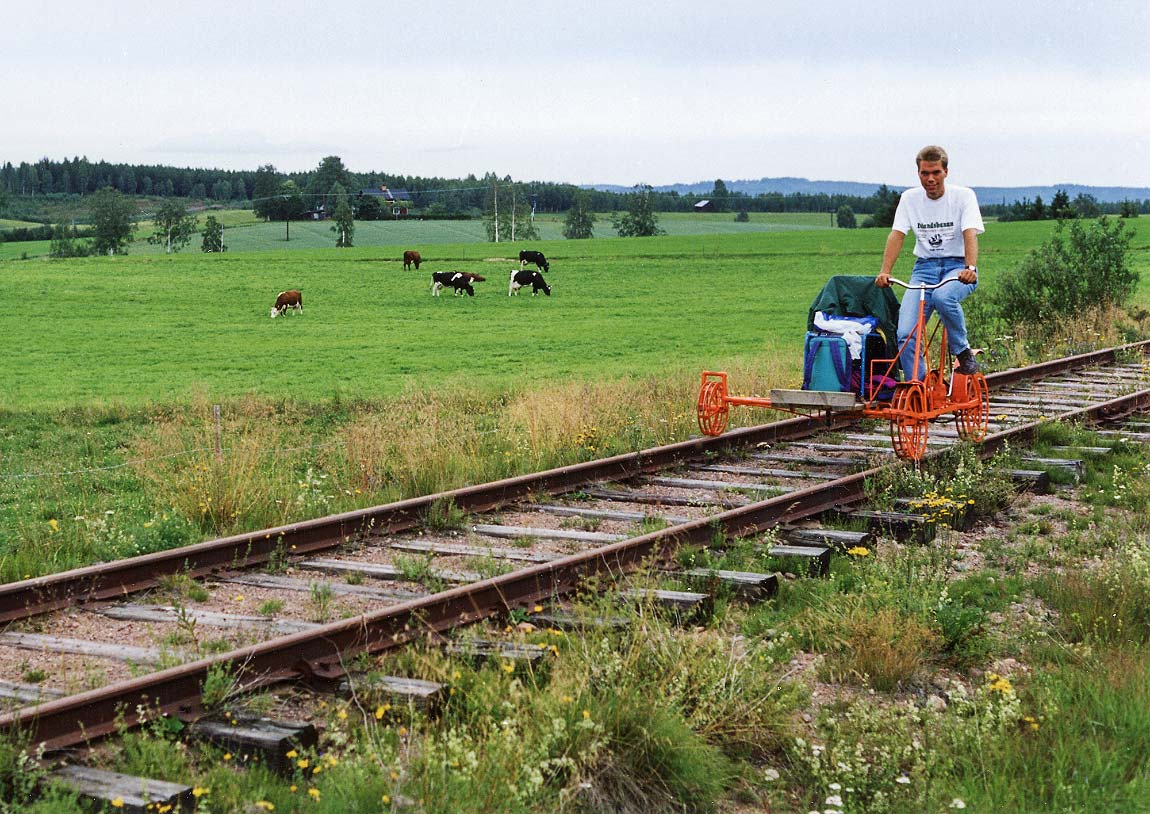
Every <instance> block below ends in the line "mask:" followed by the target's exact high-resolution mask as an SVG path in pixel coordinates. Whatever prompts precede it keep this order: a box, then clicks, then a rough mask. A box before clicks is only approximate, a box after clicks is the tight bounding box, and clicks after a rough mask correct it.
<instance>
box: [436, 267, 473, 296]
mask: <svg viewBox="0 0 1150 814" xmlns="http://www.w3.org/2000/svg"><path fill="white" fill-rule="evenodd" d="M483 280H484V278H483V277H480V276H479V275H478V274H472V273H471V272H469V271H437V272H434V273H433V274H432V275H431V295H432V296H433V297H438V296H439V292H440V291H441V290H443V289H444V288H451V289H453V292H452V293H454V294H455V295H456V296H458V295H460V294H462V293H463V292H465V291H466V292H467V296H469V297H474V296H475V289H474V288H472V286H471V284H472V283H482V282H483Z"/></svg>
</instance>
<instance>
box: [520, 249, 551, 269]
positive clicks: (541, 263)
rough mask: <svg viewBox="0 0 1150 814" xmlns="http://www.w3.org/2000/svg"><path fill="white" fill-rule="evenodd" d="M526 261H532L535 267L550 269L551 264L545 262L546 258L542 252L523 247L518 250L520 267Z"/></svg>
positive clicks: (526, 262) (524, 264) (525, 263)
mask: <svg viewBox="0 0 1150 814" xmlns="http://www.w3.org/2000/svg"><path fill="white" fill-rule="evenodd" d="M528 263H534V264H535V268H537V269H543V270H544V271H551V264H550V263H548V262H547V258H546V257H544V256H543V252H534V251H531V250H530V249H524V250H523V251H521V252H519V266H520V268H522V267H524V266H526V265H527V264H528Z"/></svg>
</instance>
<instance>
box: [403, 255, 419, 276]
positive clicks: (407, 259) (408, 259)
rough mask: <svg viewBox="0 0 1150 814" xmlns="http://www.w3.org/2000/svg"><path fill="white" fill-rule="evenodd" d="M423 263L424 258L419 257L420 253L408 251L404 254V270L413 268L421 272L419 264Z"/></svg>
mask: <svg viewBox="0 0 1150 814" xmlns="http://www.w3.org/2000/svg"><path fill="white" fill-rule="evenodd" d="M422 262H423V258H422V257H420V256H419V252H413V251H406V252H404V253H403V270H404V271H407V270H408V269H410V268H411V267H412V266H415V270H416V271H419V264H420V263H422Z"/></svg>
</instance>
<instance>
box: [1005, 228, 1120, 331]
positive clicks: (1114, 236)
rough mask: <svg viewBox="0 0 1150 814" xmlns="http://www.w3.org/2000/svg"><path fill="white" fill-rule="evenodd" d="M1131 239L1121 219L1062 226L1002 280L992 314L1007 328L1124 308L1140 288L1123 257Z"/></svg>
mask: <svg viewBox="0 0 1150 814" xmlns="http://www.w3.org/2000/svg"><path fill="white" fill-rule="evenodd" d="M1068 224H1069V225H1068ZM1133 234H1134V232H1133V230H1132V229H1131V228H1130V227H1129V226H1127V224H1125V223H1123V222H1122V221H1121V220H1109V219H1107V218H1105V217H1103V218H1099V219H1098V220H1096V221H1093V222H1090V223H1085V222H1083V221H1078V220H1074V221H1069V222H1066V221H1060V222H1059V224H1058V228H1057V230H1056V231H1055V233H1054V234H1053V235H1052V236H1051V238H1050V239H1049V240H1048V241H1047V242H1045V243H1044V244H1042V245H1041V246H1039V247H1038V248H1037V249H1034V250H1033V251H1031V252H1030V254H1029V255H1028V256H1027V258H1026V259H1025V260H1024V261H1023V263H1022V265H1021V266H1019V267H1018V268H1017V269H1016V270H1015V271H1013V272H1011V273H1009V274H1007V275H1005V276H1004V277H1003V278H1002V279H1001V280H1000V282H999V285H998V288H997V290H996V291H995V292H994V305H995V306H996V310H997V311H998V312H999V313H1000V314H1001V316H1002V318H1003V319H1004V320H1006V322H1007V323H1032V322H1040V323H1050V322H1053V321H1057V320H1058V319H1059V318H1061V317H1073V316H1075V315H1077V314H1080V313H1081V312H1082V311H1084V310H1087V309H1092V308H1105V307H1108V306H1114V305H1122V304H1123V303H1124V302H1126V300H1127V299H1129V297H1130V295H1131V294H1133V293H1134V289H1135V288H1136V287H1137V285H1138V272H1137V271H1136V270H1135V269H1133V268H1131V266H1130V261H1129V259H1128V258H1127V256H1126V250H1127V248H1128V247H1129V245H1130V240H1131V238H1132V237H1133Z"/></svg>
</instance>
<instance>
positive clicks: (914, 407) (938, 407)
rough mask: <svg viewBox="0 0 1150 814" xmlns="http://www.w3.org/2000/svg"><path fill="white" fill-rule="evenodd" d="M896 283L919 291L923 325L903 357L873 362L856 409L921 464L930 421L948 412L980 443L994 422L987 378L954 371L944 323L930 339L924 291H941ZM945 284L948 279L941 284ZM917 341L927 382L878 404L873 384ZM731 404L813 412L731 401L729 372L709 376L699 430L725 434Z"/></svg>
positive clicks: (913, 382)
mask: <svg viewBox="0 0 1150 814" xmlns="http://www.w3.org/2000/svg"><path fill="white" fill-rule="evenodd" d="M894 282H897V283H899V284H900V285H902V286H903V287H905V288H908V289H913V290H915V291H917V292H918V295H919V301H918V320H917V322H916V324H915V328H914V331H913V332H912V333H911V334H910V336H908V337H907V338H906V340H905V341H904V342H903V343H902V345H901V346H899V355H898V356H896V357H895V358H894V359H872V360H870V371H869V374H870V375H869V376H868V377H867V387H866V391H867V392H868V397H867V399H866V401H865V402H861V403H860V404H859V405H858V406H857V407H856V408H855V409H857V410H859V411H860V412H861V413H862V414H863V415H864V416H867V417H869V418H881V419H884V420H889V421H890V437H891V444H892V445H893V446H894V451H895V454H896V455H898V457H900V458H903V459H906V460H911V461H918V460H920V459H921V458H922V456H923V455H924V454H926V448H927V436H928V433H929V422H930V421H931V419H935V418H938V417H939V416H941V415H944V414H946V413H954V415H955V426H956V428H957V429H958V435H959V437H960V438H962V439H964V440H970V441H975V442H978V441H981V440H982V439H983V438H985V437H986V426H987V422H988V421H989V419H990V403H989V397H990V394H989V388H988V387H987V384H986V378H985V377H984V376H983V375H982V373H974V374H972V375H964V374H962V373H959V372H958V371H957V369H952V368H953V367H954V366H953V364H952V360H951V356H950V351H949V350H948V348H947V344H946V328H945V327H943V326H942V324H941V323H940V322H936V323H935V324H934V328H933V330H932V331H931V332H930V335H929V336H927V331H926V319H925V316H926V297H925V291H926V289H927V288H931V289H933V288H937V287H938V286H937V285H935V286H926V287H918V286H908V285H907V284H906V283H903V282H902V281H901V280H894ZM946 282H949V280H947V281H944V282H943V283H940V284H939V285H943V284H945V283H946ZM908 296H909V292H908ZM912 342H913V343H914V345H913V347H914V348H915V356H916V357H917V358H919V359H924V358H925V360H926V363H927V370H926V375H925V377H923V378H919V377H918V375H917V373H918V371H917V370H916V371H915V374H916V375H915V378H913V379H910V380H909V381H905V382H899V383H898V384H897V385H895V390H894V396H893V397H892V398H891V400H890V403H889V404H887V403H885V402H881V401H879V400H878V391H877V389H873V390H872V389H871V387H870V383H871V382H873V381H874V380H875V377H876V376H880V377H887V378H890V379H894V378H896V375H895V374H896V373H897V370H898V364H899V356H901V354H902V352H903V350H904V349H905V348H906V347H907V346H908V345H910V343H912ZM932 347H933V348H936V349H937V350H935V359H936V361H935V362H934V363H933V364H932V363H931V352H932ZM947 372H949V373H950V378H949V379H948V378H947V376H946V374H947ZM732 405H739V406H746V407H767V408H770V409H775V410H784V411H786V412H793V413H798V414H800V415H809V414H810V413H811V409H795V408H794V407H789V406H783V405H778V404H772V403H771V400H770V399H769V398H760V397H749V396H732V395H730V394H729V392H728V389H727V374H726V373H722V372H718V371H704V372H703V375H702V383H701V385H700V388H699V400H698V402H697V404H696V414H697V418H698V421H699V429H700V430H702V431H703V433H704V434H706V435H712V436H714V435H721V434H722V433H723V430H724V429H726V426H727V420H728V418H729V414H730V408H731V406H732ZM816 409H817V408H816ZM818 411H821V410H818Z"/></svg>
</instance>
